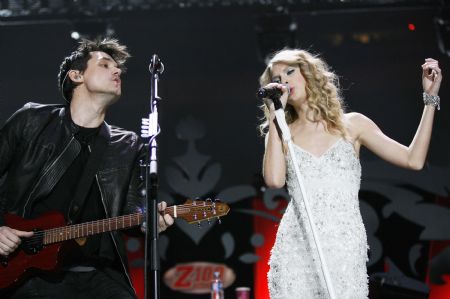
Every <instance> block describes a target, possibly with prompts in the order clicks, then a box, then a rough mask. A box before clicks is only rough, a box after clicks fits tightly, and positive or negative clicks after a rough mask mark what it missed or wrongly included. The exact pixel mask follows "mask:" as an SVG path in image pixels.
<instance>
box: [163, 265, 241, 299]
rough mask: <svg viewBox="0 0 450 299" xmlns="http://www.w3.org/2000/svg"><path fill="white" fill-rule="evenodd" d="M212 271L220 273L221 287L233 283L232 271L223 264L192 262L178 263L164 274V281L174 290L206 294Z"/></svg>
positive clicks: (211, 278)
mask: <svg viewBox="0 0 450 299" xmlns="http://www.w3.org/2000/svg"><path fill="white" fill-rule="evenodd" d="M214 272H219V273H220V278H221V280H222V282H223V287H224V288H226V287H228V286H230V285H231V284H233V282H234V280H235V279H236V275H235V274H234V271H233V270H232V269H231V268H229V267H227V266H226V265H225V264H215V263H207V262H193V263H186V264H178V265H176V266H175V267H173V268H171V269H169V270H167V272H166V273H165V274H164V283H165V284H166V285H167V286H168V287H169V288H171V289H172V290H174V291H179V292H183V293H189V294H207V293H209V292H210V287H211V281H212V280H213V279H214Z"/></svg>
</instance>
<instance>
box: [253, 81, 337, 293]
mask: <svg viewBox="0 0 450 299" xmlns="http://www.w3.org/2000/svg"><path fill="white" fill-rule="evenodd" d="M281 94H282V93H281V92H280V91H279V90H278V89H277V90H264V88H261V89H260V90H258V92H257V94H256V97H257V98H258V99H261V100H264V103H265V104H266V106H267V108H269V107H270V101H272V102H273V105H274V108H275V118H276V120H277V124H278V128H279V129H280V131H281V135H282V136H281V137H282V139H283V141H284V142H286V144H287V146H288V154H289V157H290V158H291V160H292V162H293V165H294V172H295V174H296V177H297V182H298V184H299V186H300V192H301V194H302V199H303V200H302V201H303V203H304V206H305V211H306V218H307V219H308V222H309V225H310V228H311V232H312V237H313V241H314V244H315V245H316V248H317V254H318V256H319V261H320V265H321V270H322V274H323V276H324V279H325V284H326V288H327V292H328V296H329V298H330V299H336V298H337V297H336V293H335V291H334V286H333V282H332V281H331V277H330V271H329V269H328V266H327V263H326V260H325V256H324V254H323V252H322V246H321V245H320V238H319V234H318V232H317V229H316V225H315V221H314V216H313V214H312V212H311V208H310V206H309V199H308V196H307V192H306V188H305V186H304V185H303V177H302V174H301V172H300V169H299V166H298V165H299V164H298V163H297V158H296V157H295V154H294V153H295V151H294V148H293V143H294V142H293V141H292V136H291V132H290V130H289V126H288V124H287V123H286V117H285V114H284V107H283V105H282V103H281V100H280V96H281ZM267 98H268V99H269V100H265V99H267ZM269 109H270V108H269Z"/></svg>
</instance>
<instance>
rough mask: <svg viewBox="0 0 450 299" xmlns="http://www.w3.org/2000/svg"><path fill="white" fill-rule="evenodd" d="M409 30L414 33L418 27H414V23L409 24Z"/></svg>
mask: <svg viewBox="0 0 450 299" xmlns="http://www.w3.org/2000/svg"><path fill="white" fill-rule="evenodd" d="M408 30H409V31H414V30H416V25H414V24H413V23H409V24H408Z"/></svg>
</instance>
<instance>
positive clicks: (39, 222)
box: [0, 199, 230, 289]
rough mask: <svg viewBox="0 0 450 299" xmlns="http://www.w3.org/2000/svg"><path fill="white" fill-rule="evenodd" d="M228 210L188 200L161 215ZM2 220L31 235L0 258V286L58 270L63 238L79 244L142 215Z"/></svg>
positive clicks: (196, 217)
mask: <svg viewBox="0 0 450 299" xmlns="http://www.w3.org/2000/svg"><path fill="white" fill-rule="evenodd" d="M229 210H230V208H229V207H228V205H227V204H226V203H222V202H220V201H212V200H210V199H208V200H206V201H201V200H195V201H194V200H187V201H186V202H185V203H184V204H182V205H175V206H170V207H167V208H166V209H165V210H164V211H163V212H162V214H170V215H171V216H172V217H174V218H182V219H183V220H185V221H187V222H188V223H190V224H192V223H199V224H200V222H201V221H203V220H208V222H209V221H210V220H211V219H216V218H217V219H219V217H221V216H225V215H226V214H228V212H229ZM4 219H5V222H6V226H9V227H11V228H14V229H17V230H22V231H33V232H34V234H33V236H31V237H29V238H22V242H21V244H20V246H19V248H17V250H16V251H14V252H13V253H12V254H11V255H9V256H8V257H0V261H1V263H0V289H3V288H8V287H10V286H12V285H15V284H17V283H20V282H21V281H22V280H23V279H24V278H25V277H26V276H27V275H29V274H32V273H33V272H35V271H50V272H51V271H56V270H58V268H59V264H60V262H61V261H62V259H63V257H62V252H63V251H64V250H61V247H62V244H63V242H64V241H67V240H75V241H76V242H77V243H78V245H80V246H81V245H83V244H84V242H85V241H86V237H87V236H91V235H95V234H100V233H104V232H111V231H116V230H121V229H126V228H131V227H134V226H138V225H141V224H142V223H143V222H144V220H145V215H144V214H142V213H134V214H129V215H123V216H118V217H112V218H107V219H101V220H97V221H91V222H85V223H81V224H74V225H68V226H66V221H65V219H64V216H63V215H62V214H61V213H60V212H47V213H44V214H42V215H41V216H39V217H37V218H35V219H31V220H27V219H24V218H22V217H19V216H16V215H13V214H5V215H4ZM219 221H220V219H219Z"/></svg>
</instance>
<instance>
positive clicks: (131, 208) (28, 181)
mask: <svg viewBox="0 0 450 299" xmlns="http://www.w3.org/2000/svg"><path fill="white" fill-rule="evenodd" d="M67 109H68V107H67V106H64V105H42V104H36V103H28V104H26V105H25V106H24V107H23V108H21V109H20V110H18V111H17V112H16V113H15V114H14V115H13V116H12V117H11V118H10V119H9V120H8V121H7V122H6V124H5V125H4V126H3V128H2V129H0V177H2V176H3V182H2V184H1V186H0V226H1V225H4V224H5V223H4V221H3V219H2V217H1V213H4V212H8V213H14V214H17V215H19V216H21V217H25V218H27V217H29V213H30V210H31V207H32V206H33V204H34V203H35V202H36V201H39V200H40V198H42V196H43V195H46V194H48V193H50V191H51V190H48V189H49V188H46V186H45V185H43V184H41V183H40V180H39V178H40V177H41V176H42V174H43V172H44V171H46V170H48V168H51V167H52V166H53V163H54V162H55V160H56V159H58V158H59V155H60V154H61V152H62V150H63V149H64V148H65V146H66V145H67V144H68V143H69V141H70V139H71V138H73V135H74V133H75V130H76V127H75V126H74V125H73V123H72V122H71V121H70V116H69V114H68V111H67ZM99 138H101V139H102V140H103V141H104V142H106V144H107V145H106V150H105V152H104V156H103V158H102V161H101V163H100V166H99V169H98V171H97V173H96V176H95V177H96V181H97V184H98V187H99V190H100V194H101V199H102V203H103V207H104V209H105V213H106V215H107V217H115V216H118V215H122V214H129V213H133V212H136V210H137V209H138V208H139V206H141V203H142V194H143V193H142V192H140V191H141V188H142V187H143V182H142V180H141V179H140V167H139V163H138V159H140V158H141V157H140V155H141V153H142V152H143V143H142V142H141V141H140V139H139V138H138V136H137V135H136V134H135V133H133V132H129V131H125V130H123V129H120V128H117V127H113V126H110V125H108V124H106V123H103V124H102V126H101V129H100V133H99ZM71 212H72V211H69V214H70V213H71ZM67 216H68V215H66V219H68V218H67ZM110 234H111V237H112V240H113V243H114V246H115V250H116V251H117V253H118V255H119V257H120V262H121V264H122V267H123V271H124V274H125V276H126V278H127V280H128V283H129V285H130V286H131V280H130V276H129V274H128V267H127V259H126V254H125V246H124V242H123V240H122V238H121V236H120V233H119V232H117V231H116V232H111V233H110Z"/></svg>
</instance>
